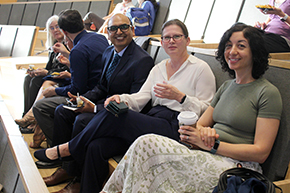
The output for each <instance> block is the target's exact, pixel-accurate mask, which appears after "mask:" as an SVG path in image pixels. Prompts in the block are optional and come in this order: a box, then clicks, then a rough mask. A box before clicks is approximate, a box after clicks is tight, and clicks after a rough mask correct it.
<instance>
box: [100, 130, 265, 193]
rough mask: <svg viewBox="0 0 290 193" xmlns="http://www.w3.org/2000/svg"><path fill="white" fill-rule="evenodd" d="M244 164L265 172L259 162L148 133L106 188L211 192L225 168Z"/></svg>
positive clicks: (106, 190) (109, 191)
mask: <svg viewBox="0 0 290 193" xmlns="http://www.w3.org/2000/svg"><path fill="white" fill-rule="evenodd" d="M238 163H240V164H241V165H242V166H243V167H245V168H249V169H253V170H256V171H258V172H261V173H262V169H261V167H260V165H259V164H258V163H256V162H240V161H237V160H234V159H231V158H227V157H223V156H219V155H213V154H210V153H209V152H205V151H200V150H190V149H188V148H187V147H186V146H184V145H182V144H180V143H178V142H177V141H174V140H172V139H169V138H167V137H163V136H159V135H154V134H148V135H143V136H141V137H139V138H138V139H137V140H136V141H135V142H134V143H133V144H132V145H131V147H130V148H129V150H128V151H127V153H126V154H125V156H124V157H123V159H122V160H121V162H120V163H119V165H118V167H117V168H116V170H115V171H114V173H113V174H112V176H111V177H110V179H109V180H108V182H107V183H106V185H105V187H104V189H103V191H104V192H107V193H112V192H122V193H129V192H134V193H135V192H140V193H141V192H150V193H153V192H158V193H163V192H164V193H167V192H172V193H173V192H212V191H213V189H214V187H215V186H216V185H217V183H218V179H219V175H220V173H222V172H223V171H224V170H227V169H229V168H233V167H236V166H237V164H238Z"/></svg>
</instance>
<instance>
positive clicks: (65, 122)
mask: <svg viewBox="0 0 290 193" xmlns="http://www.w3.org/2000/svg"><path fill="white" fill-rule="evenodd" d="M94 116H95V114H93V113H75V112H74V111H71V110H68V109H66V108H64V107H63V105H59V106H58V107H57V108H56V109H55V112H54V129H53V138H52V146H56V145H59V144H62V143H66V142H68V141H70V140H71V139H72V138H73V137H75V136H76V135H77V134H79V133H80V132H81V131H82V130H83V129H84V128H85V127H86V126H87V124H88V123H89V122H90V120H91V119H92V118H93V117H94ZM62 168H63V169H65V170H66V172H67V173H68V174H69V175H71V176H78V177H80V176H81V173H82V169H81V166H80V165H79V164H78V163H77V162H76V161H69V162H64V163H63V164H62Z"/></svg>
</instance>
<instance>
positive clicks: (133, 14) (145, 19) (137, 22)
mask: <svg viewBox="0 0 290 193" xmlns="http://www.w3.org/2000/svg"><path fill="white" fill-rule="evenodd" d="M126 16H127V17H129V19H130V20H131V22H132V24H133V26H134V29H135V35H136V36H146V35H149V34H150V29H151V26H150V22H149V20H150V18H151V16H150V14H149V13H148V12H147V11H146V10H144V9H142V8H138V7H131V8H130V9H128V10H127V12H126Z"/></svg>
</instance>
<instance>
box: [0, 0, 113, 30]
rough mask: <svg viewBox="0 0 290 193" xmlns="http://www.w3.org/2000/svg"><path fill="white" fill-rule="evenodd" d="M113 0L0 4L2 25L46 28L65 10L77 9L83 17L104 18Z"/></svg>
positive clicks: (0, 21) (64, 0)
mask: <svg viewBox="0 0 290 193" xmlns="http://www.w3.org/2000/svg"><path fill="white" fill-rule="evenodd" d="M112 2H113V0H91V1H89V0H88V1H86V0H74V1H66V0H63V1H29V2H27V1H23V2H12V3H11V2H10V3H1V4H0V14H1V17H0V24H3V25H35V26H39V27H40V28H41V29H44V28H45V23H46V21H47V19H48V18H49V17H50V16H52V15H58V14H59V12H61V11H62V10H65V9H76V10H78V11H79V12H80V14H81V15H82V17H84V16H85V14H86V13H88V12H89V11H93V12H96V13H98V15H99V16H101V17H104V16H106V15H108V13H109V10H110V7H111V6H112Z"/></svg>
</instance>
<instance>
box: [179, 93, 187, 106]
mask: <svg viewBox="0 0 290 193" xmlns="http://www.w3.org/2000/svg"><path fill="white" fill-rule="evenodd" d="M185 98H186V95H184V97H182V99H181V101H180V104H182V103H184V101H185Z"/></svg>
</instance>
